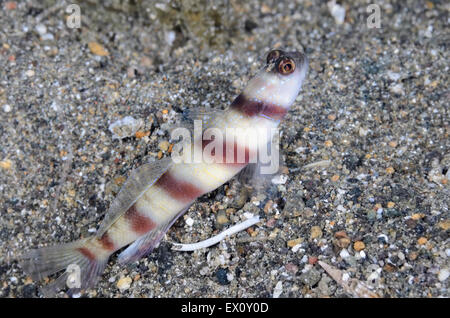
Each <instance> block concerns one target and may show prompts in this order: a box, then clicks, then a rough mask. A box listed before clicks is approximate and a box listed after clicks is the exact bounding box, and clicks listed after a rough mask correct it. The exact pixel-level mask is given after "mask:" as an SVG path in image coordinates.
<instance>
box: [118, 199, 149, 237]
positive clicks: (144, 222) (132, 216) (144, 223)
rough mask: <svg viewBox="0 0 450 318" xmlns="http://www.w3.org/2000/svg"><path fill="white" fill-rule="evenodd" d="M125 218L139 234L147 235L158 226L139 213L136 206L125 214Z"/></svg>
mask: <svg viewBox="0 0 450 318" xmlns="http://www.w3.org/2000/svg"><path fill="white" fill-rule="evenodd" d="M125 217H126V218H127V219H128V221H129V222H130V223H131V229H132V230H133V231H134V232H136V233H138V234H145V233H147V232H148V231H151V230H152V229H154V228H155V227H156V224H155V223H154V222H153V221H152V220H151V219H150V218H149V217H147V216H145V215H142V214H141V213H139V211H138V210H137V209H136V205H135V204H133V205H132V206H131V207H130V208H129V209H128V211H127V212H125Z"/></svg>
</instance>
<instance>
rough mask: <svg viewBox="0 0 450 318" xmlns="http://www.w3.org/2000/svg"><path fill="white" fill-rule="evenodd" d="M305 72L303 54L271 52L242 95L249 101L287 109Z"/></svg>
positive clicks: (306, 68)
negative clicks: (252, 100) (257, 101)
mask: <svg viewBox="0 0 450 318" xmlns="http://www.w3.org/2000/svg"><path fill="white" fill-rule="evenodd" d="M307 71H308V58H307V57H306V55H305V54H304V53H301V52H295V51H294V52H288V51H283V50H272V51H270V52H269V53H268V54H267V57H266V65H265V66H264V67H263V69H262V70H260V71H259V72H258V74H256V76H255V77H254V78H252V79H251V80H250V81H249V83H248V85H247V87H246V88H245V90H244V93H245V95H246V96H247V97H249V98H250V99H254V100H259V101H262V102H265V103H271V104H276V105H278V106H282V107H285V108H289V107H290V106H291V105H292V104H293V103H294V101H295V99H296V98H297V95H298V94H299V92H300V89H301V87H302V84H303V81H304V79H305V76H306V73H307Z"/></svg>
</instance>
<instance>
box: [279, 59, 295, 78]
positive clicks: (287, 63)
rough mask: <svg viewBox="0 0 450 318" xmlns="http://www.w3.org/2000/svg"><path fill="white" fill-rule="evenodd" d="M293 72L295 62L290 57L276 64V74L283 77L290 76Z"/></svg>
mask: <svg viewBox="0 0 450 318" xmlns="http://www.w3.org/2000/svg"><path fill="white" fill-rule="evenodd" d="M294 70H295V62H294V60H293V59H291V58H290V57H286V58H284V59H282V60H281V61H280V63H279V64H278V72H280V74H283V75H288V74H291V73H292V72H293V71H294Z"/></svg>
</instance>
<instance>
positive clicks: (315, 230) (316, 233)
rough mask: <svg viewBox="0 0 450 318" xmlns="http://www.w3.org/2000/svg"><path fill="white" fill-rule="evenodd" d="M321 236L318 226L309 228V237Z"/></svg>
mask: <svg viewBox="0 0 450 318" xmlns="http://www.w3.org/2000/svg"><path fill="white" fill-rule="evenodd" d="M321 237H322V230H321V228H320V227H319V226H313V227H312V228H311V234H310V239H312V240H313V239H316V238H321Z"/></svg>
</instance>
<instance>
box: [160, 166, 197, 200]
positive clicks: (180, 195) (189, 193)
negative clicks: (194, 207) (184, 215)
mask: <svg viewBox="0 0 450 318" xmlns="http://www.w3.org/2000/svg"><path fill="white" fill-rule="evenodd" d="M155 184H156V185H157V186H159V187H160V188H162V189H164V190H165V191H166V192H167V193H169V194H170V196H171V197H172V198H174V199H177V200H178V201H181V202H186V203H187V202H191V201H192V200H194V199H196V198H197V197H199V196H200V195H202V194H203V191H202V190H201V189H199V188H198V187H196V186H195V185H194V184H192V183H190V182H187V181H183V180H178V179H176V178H175V177H174V176H173V175H172V174H171V173H170V172H169V171H167V172H166V173H164V174H163V175H162V176H161V177H160V178H159V179H158V181H157V182H156V183H155Z"/></svg>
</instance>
